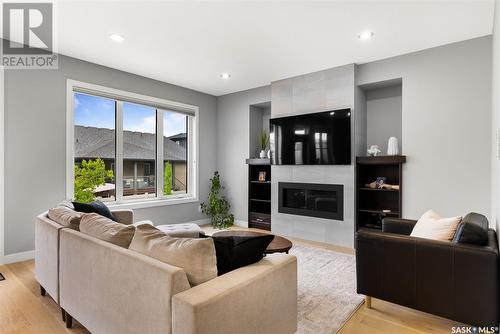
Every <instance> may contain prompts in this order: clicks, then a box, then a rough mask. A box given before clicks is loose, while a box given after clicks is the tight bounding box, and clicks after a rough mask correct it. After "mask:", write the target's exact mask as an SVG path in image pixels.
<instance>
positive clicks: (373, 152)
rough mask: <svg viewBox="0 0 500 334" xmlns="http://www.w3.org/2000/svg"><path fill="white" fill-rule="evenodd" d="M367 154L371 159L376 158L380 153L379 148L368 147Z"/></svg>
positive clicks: (374, 146)
mask: <svg viewBox="0 0 500 334" xmlns="http://www.w3.org/2000/svg"><path fill="white" fill-rule="evenodd" d="M367 152H368V155H370V156H371V157H376V156H377V154H379V153H380V152H382V151H381V150H380V147H379V146H378V145H372V146H370V148H369V149H368V151H367Z"/></svg>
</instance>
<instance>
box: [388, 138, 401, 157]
mask: <svg viewBox="0 0 500 334" xmlns="http://www.w3.org/2000/svg"><path fill="white" fill-rule="evenodd" d="M398 154H399V148H398V139H397V138H396V137H391V138H389V142H388V143H387V155H398Z"/></svg>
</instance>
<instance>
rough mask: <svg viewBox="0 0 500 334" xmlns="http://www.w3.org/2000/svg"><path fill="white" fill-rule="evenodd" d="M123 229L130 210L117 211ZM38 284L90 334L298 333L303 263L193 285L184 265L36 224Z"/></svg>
mask: <svg viewBox="0 0 500 334" xmlns="http://www.w3.org/2000/svg"><path fill="white" fill-rule="evenodd" d="M113 215H115V217H117V218H118V220H119V221H120V222H121V223H123V224H131V223H132V222H133V213H132V212H131V211H114V212H113ZM35 233H36V236H35V240H36V253H35V268H36V279H37V280H38V282H39V283H40V286H41V287H43V289H44V290H45V291H46V292H47V293H48V294H49V295H50V296H51V297H52V298H53V299H54V300H55V301H56V302H57V303H58V304H59V305H60V307H61V308H62V309H63V310H64V311H63V314H65V315H66V321H67V322H66V323H67V324H68V320H69V324H71V319H72V318H75V319H76V320H78V321H79V322H80V323H81V324H82V325H83V326H85V327H86V328H87V329H88V330H89V331H91V332H92V333H107V334H108V333H109V334H112V333H120V334H123V333H174V334H182V333H193V334H194V333H207V334H209V333H214V334H215V333H231V334H232V333H249V334H250V333H264V334H265V333H277V334H279V333H294V332H295V331H296V329H297V260H296V258H295V257H294V256H292V255H285V254H273V255H270V256H267V257H265V258H264V259H263V260H261V261H260V262H258V263H254V264H252V265H249V266H246V267H243V268H239V269H237V270H234V271H231V272H229V273H227V274H224V275H221V276H219V277H216V278H214V279H212V280H210V281H207V282H205V283H202V284H200V285H197V286H194V287H191V286H190V284H189V282H188V280H187V277H186V274H185V272H184V270H183V269H182V268H178V267H175V266H172V265H169V264H166V263H163V262H160V261H158V260H156V259H153V258H151V257H148V256H146V255H143V254H139V253H137V252H134V251H132V250H129V249H126V248H122V247H119V246H116V245H113V244H111V243H108V242H105V241H102V240H99V239H97V238H94V237H92V236H89V235H86V234H83V233H81V232H79V231H76V230H73V229H70V228H64V227H62V226H61V225H59V224H58V223H56V222H54V221H52V220H51V219H49V218H48V217H47V213H44V214H42V215H40V216H38V217H37V220H36V230H35Z"/></svg>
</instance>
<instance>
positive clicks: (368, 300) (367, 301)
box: [365, 296, 372, 308]
mask: <svg viewBox="0 0 500 334" xmlns="http://www.w3.org/2000/svg"><path fill="white" fill-rule="evenodd" d="M365 305H366V308H372V297H370V296H365Z"/></svg>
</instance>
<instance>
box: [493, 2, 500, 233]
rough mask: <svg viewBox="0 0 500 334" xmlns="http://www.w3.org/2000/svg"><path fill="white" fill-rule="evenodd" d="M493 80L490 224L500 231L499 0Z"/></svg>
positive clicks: (496, 17) (496, 8)
mask: <svg viewBox="0 0 500 334" xmlns="http://www.w3.org/2000/svg"><path fill="white" fill-rule="evenodd" d="M492 73H493V75H492V76H493V78H492V79H493V80H492V85H493V86H492V95H493V96H492V103H493V105H492V114H493V115H492V117H493V121H492V124H493V126H492V136H491V142H492V145H491V146H492V150H491V162H492V168H491V171H492V175H491V176H492V188H491V190H492V196H491V211H492V214H491V215H492V225H494V226H495V225H496V229H497V234H498V232H499V231H500V144H499V143H500V0H496V1H495V23H494V28H493V70H492Z"/></svg>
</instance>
